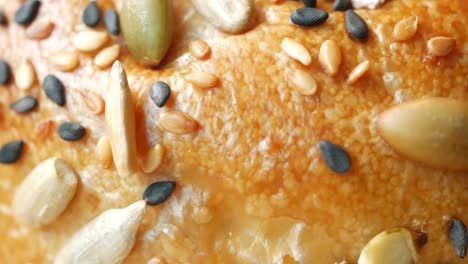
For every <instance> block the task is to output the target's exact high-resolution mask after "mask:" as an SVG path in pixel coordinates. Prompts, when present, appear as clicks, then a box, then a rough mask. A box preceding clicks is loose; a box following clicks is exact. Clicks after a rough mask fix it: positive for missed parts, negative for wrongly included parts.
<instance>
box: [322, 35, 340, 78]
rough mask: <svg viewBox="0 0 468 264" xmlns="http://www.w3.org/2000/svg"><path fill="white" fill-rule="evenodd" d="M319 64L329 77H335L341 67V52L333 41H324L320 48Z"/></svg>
mask: <svg viewBox="0 0 468 264" xmlns="http://www.w3.org/2000/svg"><path fill="white" fill-rule="evenodd" d="M319 62H320V64H321V65H322V67H323V69H324V70H325V72H326V73H327V74H328V75H329V76H335V75H336V74H337V73H338V70H339V69H340V65H341V50H340V47H339V46H338V44H336V42H335V41H333V40H326V41H324V42H323V43H322V45H321V46H320V51H319Z"/></svg>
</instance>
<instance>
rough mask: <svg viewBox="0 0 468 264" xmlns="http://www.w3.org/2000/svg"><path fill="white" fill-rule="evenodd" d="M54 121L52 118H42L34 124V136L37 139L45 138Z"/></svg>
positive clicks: (50, 130)
mask: <svg viewBox="0 0 468 264" xmlns="http://www.w3.org/2000/svg"><path fill="white" fill-rule="evenodd" d="M54 125H55V122H54V121H53V120H43V121H42V122H40V123H38V124H37V126H36V130H35V131H36V132H35V138H36V139H38V140H44V139H46V138H47V137H48V136H49V135H50V133H51V132H52V130H53V128H54Z"/></svg>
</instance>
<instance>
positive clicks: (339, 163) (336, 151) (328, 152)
mask: <svg viewBox="0 0 468 264" xmlns="http://www.w3.org/2000/svg"><path fill="white" fill-rule="evenodd" d="M319 148H320V151H321V152H322V156H323V159H324V161H325V164H327V166H328V167H329V168H330V169H331V170H333V171H334V172H336V173H346V172H348V171H349V170H350V169H351V159H350V158H349V155H348V153H347V152H346V151H345V150H344V149H343V148H342V147H340V146H338V145H336V144H335V143H333V142H331V141H328V140H322V141H320V142H319Z"/></svg>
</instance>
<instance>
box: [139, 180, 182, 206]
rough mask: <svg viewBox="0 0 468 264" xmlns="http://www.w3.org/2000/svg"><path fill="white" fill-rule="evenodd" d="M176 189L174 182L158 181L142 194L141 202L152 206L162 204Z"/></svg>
mask: <svg viewBox="0 0 468 264" xmlns="http://www.w3.org/2000/svg"><path fill="white" fill-rule="evenodd" d="M175 187H176V183H175V181H160V182H155V183H152V184H150V185H149V186H148V187H146V189H145V192H144V193H143V200H145V201H146V203H147V204H148V205H151V206H154V205H158V204H161V203H163V202H164V201H166V200H167V198H169V196H170V195H171V194H172V192H173V191H174V189H175Z"/></svg>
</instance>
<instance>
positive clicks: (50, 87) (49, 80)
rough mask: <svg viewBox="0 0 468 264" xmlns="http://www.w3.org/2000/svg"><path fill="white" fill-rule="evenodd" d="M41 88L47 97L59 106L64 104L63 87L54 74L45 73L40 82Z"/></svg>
mask: <svg viewBox="0 0 468 264" xmlns="http://www.w3.org/2000/svg"><path fill="white" fill-rule="evenodd" d="M42 88H43V89H44V92H45V94H46V95H47V97H49V99H51V100H52V101H54V103H56V104H57V105H59V106H64V105H65V88H64V86H63V83H62V82H61V81H60V80H59V79H58V78H57V77H55V76H54V75H47V76H46V77H45V78H44V81H43V82H42Z"/></svg>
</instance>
